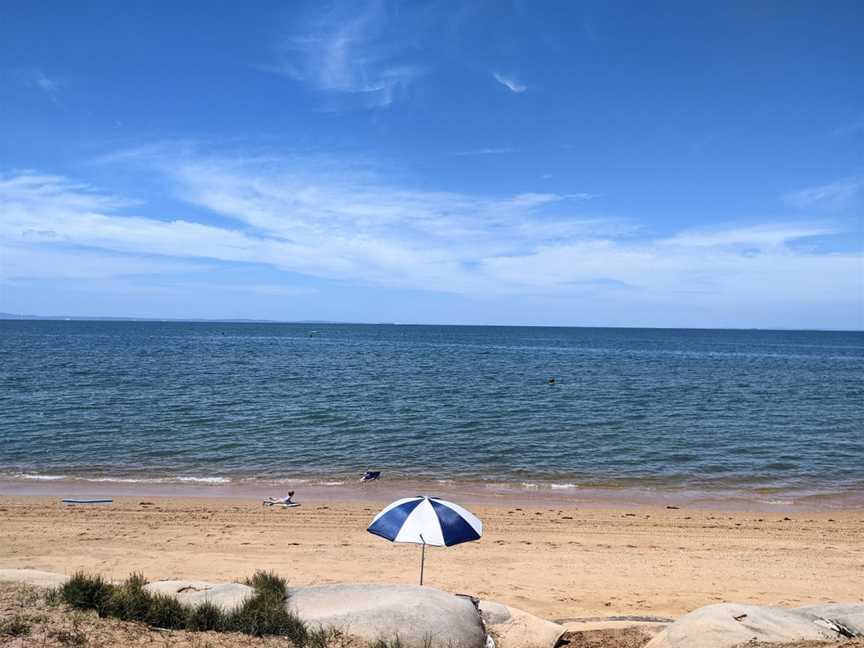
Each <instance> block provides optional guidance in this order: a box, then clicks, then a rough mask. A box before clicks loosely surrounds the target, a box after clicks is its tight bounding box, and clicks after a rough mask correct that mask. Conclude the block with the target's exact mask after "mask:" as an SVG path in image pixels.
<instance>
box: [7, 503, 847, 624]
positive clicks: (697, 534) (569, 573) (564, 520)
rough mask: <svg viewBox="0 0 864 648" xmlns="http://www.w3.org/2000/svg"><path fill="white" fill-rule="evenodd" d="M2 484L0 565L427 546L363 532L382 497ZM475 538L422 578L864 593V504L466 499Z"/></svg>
mask: <svg viewBox="0 0 864 648" xmlns="http://www.w3.org/2000/svg"><path fill="white" fill-rule="evenodd" d="M59 499H60V498H59V497H55V496H47V495H40V496H23V495H11V496H10V495H7V496H0V567H3V568H33V569H41V570H48V571H58V572H64V573H72V572H73V571H75V570H78V569H84V570H88V571H95V572H100V573H103V574H105V575H108V576H111V577H114V578H121V577H125V576H126V575H128V574H129V573H130V572H132V571H140V572H143V573H144V574H145V575H146V576H147V577H148V578H150V579H169V578H180V577H185V578H200V579H209V580H228V579H237V578H240V577H243V576H246V575H248V574H250V573H252V572H254V571H255V570H256V569H261V568H267V569H272V570H275V571H276V572H278V573H280V574H282V575H284V576H286V577H287V578H288V579H289V583H291V584H295V585H307V584H321V583H334V582H340V581H341V582H362V581H374V582H384V583H414V582H416V580H417V576H418V567H419V558H420V550H419V547H416V546H412V545H394V544H391V543H388V542H386V541H384V540H381V539H380V538H377V537H374V536H372V535H370V534H368V533H366V531H365V528H366V526H367V524H368V523H369V521H370V520H371V518H372V516H373V515H374V513H375V512H377V511H378V510H379V509H380V508H381V507H382V506H383V505H384V504H386V503H387V501H388V500H385V499H382V500H381V501H377V500H375V501H373V500H369V501H335V500H334V501H329V500H327V499H324V498H316V499H315V500H311V501H305V502H304V504H303V506H301V507H298V508H295V509H289V510H282V509H275V508H264V507H262V506H261V504H260V501H259V500H256V499H253V498H251V497H243V498H237V499H234V498H224V497H221V498H216V497H177V496H174V497H165V496H157V497H154V496H144V495H140V496H125V497H120V498H116V499H115V501H114V503H113V504H112V505H109V506H78V507H71V506H64V505H62V504H60V503H59ZM469 506H470V507H471V509H472V510H473V511H474V512H475V513H476V514H477V515H478V516H480V517H481V519H482V520H483V521H484V525H485V529H484V536H483V539H482V540H481V541H480V542H475V543H468V544H465V545H461V546H458V547H453V548H449V549H430V550H429V551H428V552H427V563H426V584H427V585H430V586H433V587H438V588H441V589H444V590H448V591H451V592H459V593H468V594H473V595H476V596H479V597H483V598H490V599H494V600H498V601H501V602H504V603H507V604H510V605H513V606H516V607H519V608H522V609H525V610H527V611H529V612H532V613H534V614H537V615H539V616H542V617H545V618H548V619H582V618H589V617H610V616H619V615H620V616H627V615H640V616H643V615H644V616H658V617H677V616H679V615H681V614H682V613H684V612H687V611H688V610H691V609H694V608H697V607H700V606H703V605H707V604H710V603H715V602H719V601H736V602H749V603H757V604H766V605H782V606H796V605H804V604H808V603H821V602H835V601H844V602H860V601H862V600H864V591H862V590H861V587H860V584H861V581H862V577H864V510H861V509H855V510H830V511H820V512H804V511H795V512H785V513H783V512H780V513H778V512H776V511H773V512H759V511H752V510H748V511H744V512H734V511H719V510H713V509H699V508H690V507H680V508H666V507H664V506H660V507H650V506H638V507H636V506H623V505H622V506H610V505H605V506H604V507H603V508H586V507H583V506H579V507H578V508H575V507H572V506H571V507H567V506H565V505H561V504H560V503H559V504H557V505H550V503H549V502H547V501H541V502H538V503H537V504H535V505H533V506H531V505H528V504H526V503H525V502H524V501H520V502H510V503H504V502H502V503H497V504H495V505H490V504H488V503H482V504H469Z"/></svg>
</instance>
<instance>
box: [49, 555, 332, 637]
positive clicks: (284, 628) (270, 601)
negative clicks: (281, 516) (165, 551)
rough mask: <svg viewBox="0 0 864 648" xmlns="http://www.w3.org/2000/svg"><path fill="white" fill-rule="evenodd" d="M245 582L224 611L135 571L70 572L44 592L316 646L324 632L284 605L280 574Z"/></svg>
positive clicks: (123, 615) (183, 623)
mask: <svg viewBox="0 0 864 648" xmlns="http://www.w3.org/2000/svg"><path fill="white" fill-rule="evenodd" d="M247 583H248V584H249V585H250V586H251V587H252V589H253V590H254V593H253V595H252V596H250V597H248V598H247V599H246V600H244V601H243V603H242V604H241V605H239V606H238V607H237V608H236V609H234V610H231V611H227V610H224V609H222V608H221V607H220V606H218V605H216V604H214V603H211V602H209V601H207V602H204V603H201V604H200V605H184V604H183V603H180V602H179V601H178V600H177V599H176V598H174V597H173V596H168V595H165V594H152V593H150V592H148V591H147V589H146V588H145V587H144V586H145V585H146V584H147V581H146V580H145V579H144V577H143V576H142V575H141V574H132V575H131V576H130V577H129V578H127V579H126V581H125V582H123V583H121V584H120V585H114V584H112V583H109V582H108V581H106V580H105V579H103V578H102V577H101V576H96V575H90V574H85V573H83V572H79V573H76V574H75V575H73V576H72V577H71V578H70V579H69V580H68V581H66V582H65V583H64V584H63V585H62V586H61V587H60V588H59V589H58V590H57V591H56V592H54V593H51V594H50V595H49V598H52V599H55V600H56V599H58V598H59V599H60V600H62V601H63V602H64V603H66V604H67V605H69V606H70V607H72V608H75V609H78V610H95V611H96V613H97V614H98V615H99V616H100V617H108V616H110V617H115V618H118V619H122V620H124V621H137V622H139V623H146V624H147V625H150V626H153V627H157V628H165V629H168V630H181V629H185V630H198V631H206V630H214V631H216V632H244V633H246V634H250V635H255V636H262V635H281V636H286V637H288V638H289V639H290V640H291V641H292V642H293V643H294V644H295V645H297V646H301V647H302V646H307V645H309V646H311V647H312V648H316V647H317V646H320V645H323V643H324V636H323V635H322V633H321V632H319V631H310V630H309V629H307V627H306V626H305V625H304V624H303V622H302V621H300V619H298V618H297V616H296V615H294V614H292V613H291V612H289V611H288V609H287V608H286V606H285V603H286V601H287V600H288V588H287V584H286V582H285V579H284V578H281V577H279V576H277V575H276V574H273V573H270V572H257V573H256V574H255V575H254V576H252V578H250V579H249V580H248V581H247Z"/></svg>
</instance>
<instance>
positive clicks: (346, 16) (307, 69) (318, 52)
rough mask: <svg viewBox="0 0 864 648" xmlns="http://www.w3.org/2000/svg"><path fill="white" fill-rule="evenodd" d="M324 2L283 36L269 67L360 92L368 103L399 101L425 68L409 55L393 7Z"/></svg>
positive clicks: (328, 87) (318, 84)
mask: <svg viewBox="0 0 864 648" xmlns="http://www.w3.org/2000/svg"><path fill="white" fill-rule="evenodd" d="M357 7H358V5H355V4H353V3H351V4H347V5H344V6H337V7H330V8H327V9H324V8H320V11H319V13H317V14H316V15H314V16H311V17H308V18H307V19H305V20H301V24H300V25H299V26H298V29H297V30H296V31H295V33H294V34H289V35H287V36H286V37H284V38H283V39H282V41H281V42H280V43H279V47H278V56H277V61H276V64H275V65H268V66H265V69H269V70H271V71H274V72H277V73H279V74H282V75H284V76H287V77H289V78H292V79H295V80H298V81H302V82H305V83H308V84H310V85H311V86H312V87H314V88H316V89H318V90H322V91H328V92H334V93H348V94H353V95H360V96H361V97H362V98H363V99H364V101H365V102H366V103H367V105H368V106H386V105H389V104H391V103H393V102H394V101H395V100H396V99H397V98H398V97H399V96H400V95H401V94H403V93H405V92H406V91H407V88H408V86H409V85H410V84H411V83H412V82H413V81H414V80H415V79H416V78H417V77H418V76H419V75H421V74H422V73H423V68H422V66H420V65H418V64H417V63H416V62H414V61H412V60H411V59H410V58H409V57H407V56H406V50H408V48H407V47H406V43H405V39H406V38H407V37H408V35H407V34H406V33H405V30H404V29H402V28H398V29H397V28H396V25H394V23H393V21H392V20H391V16H390V15H389V14H388V11H387V7H386V6H385V5H384V4H383V3H377V2H371V3H368V4H366V5H365V6H364V7H363V9H362V10H360V11H358V10H357Z"/></svg>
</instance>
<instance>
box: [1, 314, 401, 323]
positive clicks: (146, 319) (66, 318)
mask: <svg viewBox="0 0 864 648" xmlns="http://www.w3.org/2000/svg"><path fill="white" fill-rule="evenodd" d="M0 320H36V321H38V320H50V321H70V322H213V323H214V324H220V323H221V324H355V323H365V322H339V321H331V320H268V319H246V318H207V317H110V316H99V315H92V316H91V315H86V316H84V315H82V316H73V315H20V314H18V313H0ZM380 323H381V324H389V323H390V322H380Z"/></svg>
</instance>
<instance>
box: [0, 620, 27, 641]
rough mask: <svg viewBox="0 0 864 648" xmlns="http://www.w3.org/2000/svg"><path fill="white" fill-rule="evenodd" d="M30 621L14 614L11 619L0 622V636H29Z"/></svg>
mask: <svg viewBox="0 0 864 648" xmlns="http://www.w3.org/2000/svg"><path fill="white" fill-rule="evenodd" d="M30 630H31V624H30V619H28V618H27V617H25V616H22V615H20V614H16V615H15V616H13V617H12V618H11V619H6V620H4V621H0V636H4V635H5V636H7V637H26V636H27V635H29V634H30Z"/></svg>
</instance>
